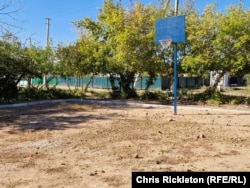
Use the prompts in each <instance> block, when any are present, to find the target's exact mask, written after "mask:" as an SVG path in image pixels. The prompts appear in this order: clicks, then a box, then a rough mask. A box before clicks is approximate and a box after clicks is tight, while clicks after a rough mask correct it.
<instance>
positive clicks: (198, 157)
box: [0, 102, 250, 188]
mask: <svg viewBox="0 0 250 188" xmlns="http://www.w3.org/2000/svg"><path fill="white" fill-rule="evenodd" d="M177 110H178V115H173V109H172V107H171V106H165V105H154V104H148V105H146V104H145V105H142V104H138V103H125V102H124V104H123V103H115V104H111V103H109V104H108V105H105V104H101V103H95V104H90V103H84V102H79V103H72V102H60V103H51V104H39V105H32V106H24V107H22V106H20V107H15V108H1V109H0V148H1V149H0V171H1V177H0V187H4V188H10V187H11V188H13V187H18V188H19V187H46V188H48V187H51V188H52V187H53V188H54V187H76V188H78V187H85V188H94V187H102V188H109V187H114V188H130V187H131V172H132V171H250V108H249V107H247V106H228V107H199V106H178V107H177Z"/></svg>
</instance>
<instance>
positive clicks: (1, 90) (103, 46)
mask: <svg viewBox="0 0 250 188" xmlns="http://www.w3.org/2000/svg"><path fill="white" fill-rule="evenodd" d="M185 2H186V3H185V4H184V6H183V7H180V10H179V14H181V15H185V18H186V42H184V43H180V44H178V71H179V74H184V73H185V74H188V75H189V76H201V77H204V78H206V77H207V76H208V75H209V72H210V71H218V72H220V74H219V76H218V78H217V81H216V82H215V84H214V88H216V86H217V84H218V83H219V81H220V78H221V77H222V76H223V75H224V73H225V72H229V73H230V74H231V75H236V76H243V75H245V74H247V73H248V74H249V72H250V11H249V10H244V9H243V5H242V4H241V3H239V4H238V5H237V6H229V7H228V8H227V9H226V11H225V12H223V13H222V12H219V11H217V10H216V5H215V4H210V5H207V6H206V8H205V9H204V11H203V12H202V14H201V13H200V12H199V11H198V10H196V9H195V8H194V7H193V4H192V1H190V0H186V1H185ZM1 10H2V9H0V11H1ZM173 15H174V11H173V7H171V6H168V5H166V4H165V1H163V0H162V1H161V0H160V1H159V2H158V4H157V5H152V4H150V5H144V4H142V3H140V1H136V2H135V3H134V4H133V5H131V7H130V8H125V7H123V6H122V4H121V2H120V1H118V2H114V1H113V0H104V2H103V7H102V8H101V9H100V11H99V14H98V15H97V19H96V20H91V19H89V18H83V19H82V20H78V21H75V22H74V25H75V27H76V28H77V29H78V30H79V33H80V34H79V37H78V39H77V40H76V41H75V42H74V43H71V44H67V45H65V44H58V45H57V46H56V47H55V46H52V45H51V46H48V47H46V48H44V47H41V46H36V45H33V44H30V45H29V46H25V45H23V44H22V42H20V41H19V39H18V38H16V37H15V36H13V35H12V34H11V33H10V32H6V31H5V32H4V34H3V36H2V37H1V39H0V98H2V99H6V98H13V97H16V96H17V95H18V88H17V84H18V82H19V81H20V80H21V79H27V80H28V87H31V79H32V78H34V77H38V78H41V79H43V87H44V88H48V82H49V80H50V79H51V78H53V77H54V76H60V77H64V78H69V77H72V76H74V77H75V78H76V79H79V80H80V78H81V77H83V76H86V75H89V76H90V79H91V78H92V77H93V76H94V75H96V74H103V75H109V79H110V82H111V84H112V83H113V87H112V89H113V90H114V91H116V90H117V88H116V87H115V84H114V83H115V79H117V78H119V84H120V92H121V93H123V94H124V95H126V96H127V97H133V96H135V95H136V91H135V88H134V85H135V82H136V80H137V78H139V77H140V76H141V75H147V76H148V77H149V79H148V82H147V84H148V87H147V88H149V86H150V85H151V84H153V83H154V79H155V77H156V76H159V75H160V76H167V77H169V78H170V79H172V76H173V61H172V55H173V52H172V48H170V49H169V50H167V51H162V50H161V47H160V46H155V41H154V34H155V33H154V32H155V30H154V23H155V20H156V19H159V18H163V17H171V16H173ZM0 20H1V19H0ZM0 24H1V25H2V22H0ZM166 57H168V58H166ZM90 82H91V80H90V81H89V84H90ZM89 84H87V85H86V87H85V88H81V89H85V90H86V89H87V88H88V85H89Z"/></svg>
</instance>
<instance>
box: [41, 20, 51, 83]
mask: <svg viewBox="0 0 250 188" xmlns="http://www.w3.org/2000/svg"><path fill="white" fill-rule="evenodd" d="M45 19H46V25H47V28H46V48H48V47H49V27H50V18H45ZM46 82H47V75H46V74H44V75H43V87H45V88H47V83H46Z"/></svg>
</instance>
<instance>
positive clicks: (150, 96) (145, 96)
mask: <svg viewBox="0 0 250 188" xmlns="http://www.w3.org/2000/svg"><path fill="white" fill-rule="evenodd" d="M169 98H170V96H169V94H167V93H164V92H162V91H149V90H145V91H144V92H142V93H141V94H140V99H142V100H160V101H168V100H169Z"/></svg>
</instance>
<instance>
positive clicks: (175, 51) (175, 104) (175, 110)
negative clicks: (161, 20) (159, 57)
mask: <svg viewBox="0 0 250 188" xmlns="http://www.w3.org/2000/svg"><path fill="white" fill-rule="evenodd" d="M173 45H174V115H177V82H178V77H177V44H176V43H173Z"/></svg>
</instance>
